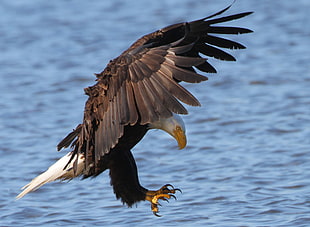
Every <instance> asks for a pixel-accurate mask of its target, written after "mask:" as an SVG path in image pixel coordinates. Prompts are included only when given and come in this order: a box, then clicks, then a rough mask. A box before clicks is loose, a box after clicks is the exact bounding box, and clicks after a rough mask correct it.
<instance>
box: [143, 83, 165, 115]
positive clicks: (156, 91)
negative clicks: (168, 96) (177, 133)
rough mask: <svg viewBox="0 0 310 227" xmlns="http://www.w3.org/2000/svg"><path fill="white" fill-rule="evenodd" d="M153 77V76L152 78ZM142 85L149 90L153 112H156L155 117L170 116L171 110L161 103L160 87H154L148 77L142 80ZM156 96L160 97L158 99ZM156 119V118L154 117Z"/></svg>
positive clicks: (161, 92)
mask: <svg viewBox="0 0 310 227" xmlns="http://www.w3.org/2000/svg"><path fill="white" fill-rule="evenodd" d="M153 79H154V78H153ZM143 83H144V86H145V88H146V89H147V91H149V93H150V94H149V96H150V98H151V99H152V103H153V105H154V112H155V113H156V115H157V117H159V116H160V117H161V118H169V117H171V111H169V110H168V109H167V107H166V106H165V105H163V101H162V100H163V98H164V97H162V96H161V95H160V94H163V93H164V92H163V91H162V88H161V87H158V86H157V88H155V86H156V84H153V83H152V82H151V80H150V79H149V78H146V79H145V80H143ZM158 98H159V99H161V100H160V101H158ZM156 120H158V119H156Z"/></svg>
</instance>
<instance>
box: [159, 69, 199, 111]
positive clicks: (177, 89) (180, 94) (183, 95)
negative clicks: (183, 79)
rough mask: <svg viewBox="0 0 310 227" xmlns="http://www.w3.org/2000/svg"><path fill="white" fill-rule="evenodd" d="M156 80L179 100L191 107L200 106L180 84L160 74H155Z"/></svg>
mask: <svg viewBox="0 0 310 227" xmlns="http://www.w3.org/2000/svg"><path fill="white" fill-rule="evenodd" d="M153 76H154V78H155V79H156V80H157V81H158V82H159V83H160V84H162V85H163V86H164V87H166V88H167V90H168V91H169V92H170V93H171V94H173V95H174V96H175V97H176V98H177V99H179V100H180V101H182V102H184V103H186V104H187V105H191V106H200V103H199V101H198V100H197V99H196V98H195V97H194V96H193V95H192V94H191V93H190V92H189V91H187V90H186V89H185V88H184V87H182V86H181V85H180V84H179V83H176V82H175V81H174V80H173V79H171V78H170V77H168V76H166V75H165V74H163V73H161V72H158V73H154V74H153Z"/></svg>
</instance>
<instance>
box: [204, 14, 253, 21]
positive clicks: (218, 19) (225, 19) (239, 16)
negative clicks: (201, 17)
mask: <svg viewBox="0 0 310 227" xmlns="http://www.w3.org/2000/svg"><path fill="white" fill-rule="evenodd" d="M252 13H253V12H245V13H238V14H234V15H230V16H225V17H220V18H216V19H212V20H207V21H205V22H206V23H208V24H218V23H223V22H227V21H232V20H237V19H240V18H242V17H245V16H247V15H250V14H252Z"/></svg>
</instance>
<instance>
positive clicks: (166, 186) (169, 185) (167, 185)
mask: <svg viewBox="0 0 310 227" xmlns="http://www.w3.org/2000/svg"><path fill="white" fill-rule="evenodd" d="M169 187H171V188H172V190H173V189H174V187H173V186H172V185H171V184H165V185H164V188H167V189H168V190H170V189H169Z"/></svg>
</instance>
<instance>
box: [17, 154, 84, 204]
mask: <svg viewBox="0 0 310 227" xmlns="http://www.w3.org/2000/svg"><path fill="white" fill-rule="evenodd" d="M71 154H72V152H69V153H68V154H66V155H65V156H64V157H62V158H61V159H59V160H58V161H57V162H56V163H55V164H53V165H52V166H50V167H49V168H48V170H47V171H45V172H44V173H42V174H40V175H39V176H37V177H36V178H34V179H33V180H32V181H31V182H30V183H29V184H27V185H25V186H24V187H22V190H23V191H22V192H21V193H20V194H19V195H18V196H16V199H20V198H22V197H24V196H25V195H26V194H27V193H29V192H32V191H35V190H37V189H38V188H40V187H41V186H42V185H44V184H46V183H49V182H52V181H55V180H58V179H61V180H67V179H72V178H74V177H77V176H79V175H81V174H82V172H83V169H84V161H85V158H84V155H81V154H80V155H78V156H75V158H73V160H72V161H71V162H70V163H69V164H68V162H69V160H70V158H71ZM77 158H78V160H77V164H75V161H76V159H77ZM67 164H68V165H67ZM66 165H67V167H66V168H65V169H64V167H65V166H66ZM73 165H77V166H76V172H74V171H73Z"/></svg>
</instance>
